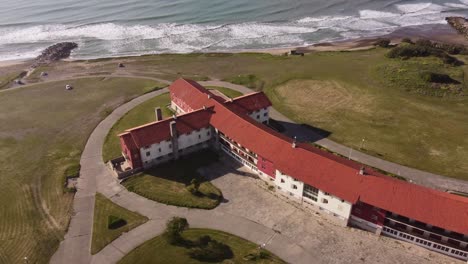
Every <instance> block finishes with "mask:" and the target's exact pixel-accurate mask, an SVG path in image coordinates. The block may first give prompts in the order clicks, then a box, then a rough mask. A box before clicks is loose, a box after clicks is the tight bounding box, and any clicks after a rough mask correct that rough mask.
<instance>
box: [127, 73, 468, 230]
mask: <svg viewBox="0 0 468 264" xmlns="http://www.w3.org/2000/svg"><path fill="white" fill-rule="evenodd" d="M170 91H171V98H173V97H172V96H176V97H177V98H179V99H182V100H184V101H185V102H186V103H187V105H189V106H190V107H191V108H192V109H198V108H201V107H203V106H210V110H211V111H209V114H207V113H206V112H208V111H205V112H202V113H205V114H199V113H200V110H198V111H197V113H198V114H196V113H195V114H194V115H203V116H199V117H198V118H193V119H190V120H192V121H191V122H193V124H192V125H191V126H190V125H187V127H190V128H193V127H196V126H206V125H208V124H211V125H212V126H214V127H216V128H217V129H218V130H219V131H221V132H222V133H224V134H225V135H227V136H228V137H230V138H232V139H233V140H235V141H236V142H238V143H240V144H241V145H242V146H244V147H246V148H248V149H249V150H251V151H253V152H255V153H256V154H257V155H259V156H261V157H263V158H266V159H268V160H270V161H272V162H273V163H274V164H275V167H276V168H277V169H278V170H279V171H281V172H282V173H284V174H287V175H290V176H293V177H295V178H296V179H298V180H300V181H302V182H304V183H307V184H309V185H312V186H315V187H317V188H319V189H321V190H323V191H325V192H329V193H331V194H333V195H335V196H337V197H340V198H342V199H344V200H347V201H348V202H351V203H356V202H357V201H358V200H361V201H363V202H365V203H368V204H370V205H373V206H376V207H379V208H382V209H385V210H387V211H391V212H394V213H397V214H400V215H403V216H406V217H409V218H412V219H415V220H418V221H421V222H424V223H427V224H431V225H433V226H438V227H441V228H445V229H448V230H451V231H455V232H459V233H462V234H468V198H464V197H459V196H456V195H452V194H448V193H444V192H440V191H436V190H432V189H428V188H425V187H422V186H418V185H415V184H411V183H407V182H403V181H400V180H396V179H393V178H390V177H387V176H384V175H381V174H379V173H377V172H375V171H373V170H372V169H370V168H366V172H367V173H366V175H360V174H359V173H358V172H359V169H360V167H361V166H362V165H361V164H359V163H357V162H354V161H350V160H347V159H344V158H342V157H339V156H336V155H333V154H331V153H328V152H325V151H323V150H320V149H318V148H315V147H313V146H312V145H310V144H305V143H299V144H297V146H296V148H293V147H292V142H293V140H292V139H290V138H288V137H286V136H284V135H282V134H280V133H278V132H276V131H274V130H272V129H270V128H268V127H266V126H264V125H262V124H260V123H258V122H256V121H254V120H253V119H251V118H250V117H248V116H247V115H246V114H245V110H242V109H240V108H239V107H232V106H231V105H230V104H229V103H225V102H224V101H222V100H219V98H217V97H216V98H215V97H211V99H210V98H208V96H207V95H208V94H210V92H208V91H207V90H206V89H204V88H203V87H202V86H200V85H199V84H197V83H196V82H194V81H189V80H183V79H180V80H177V81H176V82H174V83H173V84H172V85H171V87H170ZM245 100H246V101H247V99H245ZM249 100H250V99H249ZM239 101H242V99H240V100H239ZM188 115H190V114H188ZM179 119H180V118H179ZM202 119H204V120H203V121H201V120H202ZM205 119H206V120H205ZM169 121H170V120H169ZM165 122H167V124H166V123H165ZM158 123H161V124H164V125H157V124H158ZM159 126H162V128H163V129H157V127H159ZM144 127H145V128H144V129H143V128H142V127H140V128H135V129H132V130H129V131H130V132H131V133H132V136H133V138H134V139H136V138H137V139H136V140H135V142H136V144H137V145H138V146H144V145H148V144H150V143H151V142H153V141H155V140H156V141H157V140H160V139H166V138H168V135H167V133H168V132H167V131H168V129H167V128H168V121H166V120H164V121H160V122H157V123H156V124H155V123H153V124H148V125H146V126H144ZM178 129H179V127H178ZM133 130H135V131H133ZM140 130H141V131H140ZM143 130H145V131H144V132H143ZM159 130H161V131H159ZM181 130H184V129H183V128H181ZM184 131H185V130H184ZM137 141H138V142H137Z"/></svg>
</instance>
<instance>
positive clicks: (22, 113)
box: [0, 78, 161, 263]
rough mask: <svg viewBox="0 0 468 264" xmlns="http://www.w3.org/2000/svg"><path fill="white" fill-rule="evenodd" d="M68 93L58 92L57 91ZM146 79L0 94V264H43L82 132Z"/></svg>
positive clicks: (64, 209) (63, 213)
mask: <svg viewBox="0 0 468 264" xmlns="http://www.w3.org/2000/svg"><path fill="white" fill-rule="evenodd" d="M66 84H71V85H73V86H74V87H75V89H74V90H72V91H66V90H65V89H64V88H65V85H66ZM156 86H161V85H160V84H157V83H155V82H154V81H148V80H136V79H127V78H90V79H89V78H88V79H76V80H69V81H59V82H52V83H47V84H39V85H34V86H31V87H24V88H21V89H17V90H12V91H5V92H1V93H0V160H1V161H2V163H1V165H0V181H1V183H2V184H1V185H0V215H1V216H2V218H1V220H0V263H22V261H23V258H24V257H28V259H29V262H30V263H47V262H48V261H49V259H50V257H51V256H52V254H53V253H54V252H55V251H56V249H57V247H58V244H59V241H60V240H62V239H63V236H64V234H65V232H66V230H67V227H68V223H69V219H70V215H71V213H72V211H71V205H72V200H73V193H68V192H65V190H64V188H63V186H64V178H65V171H67V169H68V171H70V169H69V168H71V167H76V165H77V164H78V162H79V158H80V155H81V152H82V150H83V148H84V145H85V143H86V140H87V139H88V136H89V134H90V133H91V132H92V130H93V129H94V128H95V127H96V125H97V124H98V123H99V122H100V120H102V119H103V117H104V116H105V115H106V114H107V113H109V111H111V110H112V109H114V108H115V107H117V106H119V105H120V104H122V103H124V102H126V101H128V100H130V99H132V98H134V97H136V96H138V95H141V94H143V93H145V92H148V91H150V90H152V89H154V87H156Z"/></svg>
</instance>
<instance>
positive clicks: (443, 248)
mask: <svg viewBox="0 0 468 264" xmlns="http://www.w3.org/2000/svg"><path fill="white" fill-rule="evenodd" d="M383 230H384V231H385V232H387V233H390V234H393V235H395V236H399V237H402V238H404V239H407V240H410V241H414V242H416V243H418V244H420V245H424V246H426V247H432V248H435V249H438V250H441V251H445V252H450V253H451V254H455V255H458V256H461V257H465V258H466V257H468V253H466V252H463V251H461V250H457V249H453V248H452V249H451V248H449V247H446V246H443V245H440V244H437V243H432V242H429V241H427V240H424V239H420V238H417V237H414V236H411V235H408V234H405V233H402V232H398V231H396V230H393V229H390V228H387V227H384V228H383Z"/></svg>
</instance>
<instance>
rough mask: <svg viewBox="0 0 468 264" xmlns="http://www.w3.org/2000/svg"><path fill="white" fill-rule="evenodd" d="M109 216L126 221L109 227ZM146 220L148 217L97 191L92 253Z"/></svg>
mask: <svg viewBox="0 0 468 264" xmlns="http://www.w3.org/2000/svg"><path fill="white" fill-rule="evenodd" d="M109 217H116V218H118V219H122V220H124V221H125V222H122V224H121V225H118V226H116V227H109ZM146 221H148V218H147V217H145V216H142V215H140V214H138V213H135V212H132V211H129V210H127V209H125V208H123V207H121V206H119V205H117V204H115V203H113V202H112V201H111V200H109V199H107V198H106V197H105V196H104V195H102V194H100V193H96V200H95V204H94V223H93V239H92V241H91V254H96V253H97V252H99V251H101V249H103V248H104V247H105V246H107V244H109V243H111V242H112V241H113V240H115V239H116V238H118V237H119V236H120V235H121V234H122V233H124V232H128V231H130V230H132V229H133V228H135V227H137V226H139V225H141V224H143V223H145V222H146ZM124 223H125V224H124Z"/></svg>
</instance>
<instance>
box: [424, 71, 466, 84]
mask: <svg viewBox="0 0 468 264" xmlns="http://www.w3.org/2000/svg"><path fill="white" fill-rule="evenodd" d="M421 78H422V79H423V80H424V81H426V82H431V83H442V84H458V83H459V82H458V81H457V80H454V79H452V78H451V77H450V76H449V75H447V74H442V73H435V72H423V73H421Z"/></svg>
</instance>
